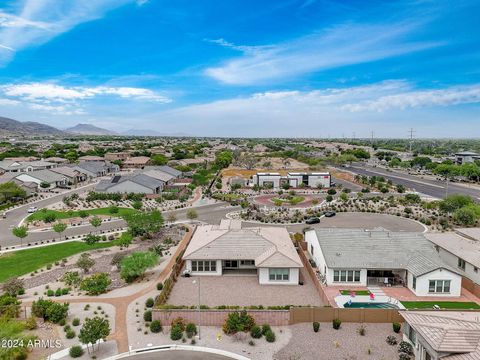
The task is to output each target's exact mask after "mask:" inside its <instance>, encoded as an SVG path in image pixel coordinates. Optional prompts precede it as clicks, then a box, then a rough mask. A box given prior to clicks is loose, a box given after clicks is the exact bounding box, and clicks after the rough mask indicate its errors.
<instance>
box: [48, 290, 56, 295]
mask: <svg viewBox="0 0 480 360" xmlns="http://www.w3.org/2000/svg"><path fill="white" fill-rule="evenodd" d="M54 295H55V291H53V290H52V289H48V290H47V296H54Z"/></svg>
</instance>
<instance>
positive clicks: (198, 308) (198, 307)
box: [193, 277, 202, 340]
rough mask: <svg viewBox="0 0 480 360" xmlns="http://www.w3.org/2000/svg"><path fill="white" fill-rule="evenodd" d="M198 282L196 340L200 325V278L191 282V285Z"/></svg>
mask: <svg viewBox="0 0 480 360" xmlns="http://www.w3.org/2000/svg"><path fill="white" fill-rule="evenodd" d="M197 282H198V306H197V314H198V340H200V338H201V336H200V326H201V325H200V323H201V315H202V312H201V310H200V277H198V278H197V280H193V283H194V284H195V283H197Z"/></svg>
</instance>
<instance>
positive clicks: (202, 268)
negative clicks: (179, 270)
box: [192, 260, 217, 272]
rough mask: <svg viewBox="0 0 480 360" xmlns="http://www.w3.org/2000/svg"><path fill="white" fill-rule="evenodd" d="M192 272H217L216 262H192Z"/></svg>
mask: <svg viewBox="0 0 480 360" xmlns="http://www.w3.org/2000/svg"><path fill="white" fill-rule="evenodd" d="M192 271H195V272H216V271H217V262H216V261H215V260H213V261H208V260H205V261H202V260H192Z"/></svg>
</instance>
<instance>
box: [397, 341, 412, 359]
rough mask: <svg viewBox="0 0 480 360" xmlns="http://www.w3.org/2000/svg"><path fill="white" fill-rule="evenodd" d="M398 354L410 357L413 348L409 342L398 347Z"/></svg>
mask: <svg viewBox="0 0 480 360" xmlns="http://www.w3.org/2000/svg"><path fill="white" fill-rule="evenodd" d="M398 352H399V353H403V354H407V355H410V356H412V355H413V347H412V345H411V344H410V343H409V342H406V341H402V342H401V343H400V345H399V347H398Z"/></svg>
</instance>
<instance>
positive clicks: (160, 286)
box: [157, 282, 163, 290]
mask: <svg viewBox="0 0 480 360" xmlns="http://www.w3.org/2000/svg"><path fill="white" fill-rule="evenodd" d="M162 289H163V283H161V282H159V283H158V284H157V290H162Z"/></svg>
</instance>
